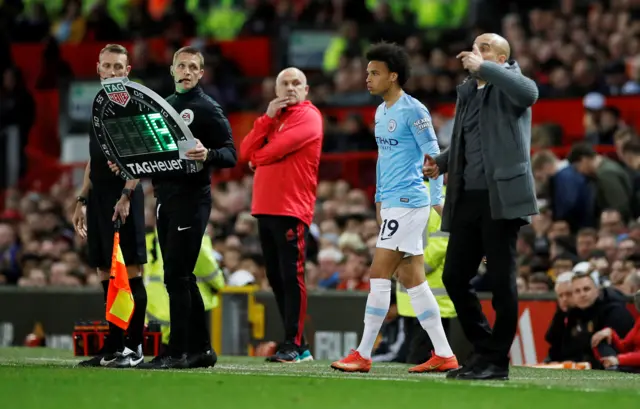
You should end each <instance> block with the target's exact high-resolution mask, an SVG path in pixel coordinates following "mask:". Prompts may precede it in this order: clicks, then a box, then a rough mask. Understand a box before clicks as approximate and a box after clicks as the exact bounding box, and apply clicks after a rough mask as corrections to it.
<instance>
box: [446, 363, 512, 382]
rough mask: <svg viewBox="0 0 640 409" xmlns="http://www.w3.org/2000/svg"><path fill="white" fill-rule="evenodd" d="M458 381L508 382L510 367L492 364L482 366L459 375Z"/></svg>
mask: <svg viewBox="0 0 640 409" xmlns="http://www.w3.org/2000/svg"><path fill="white" fill-rule="evenodd" d="M456 379H458V380H461V381H508V380H509V367H508V366H507V367H504V366H497V365H495V364H492V363H489V364H486V365H480V366H476V367H475V368H474V369H473V370H471V371H469V372H466V373H461V374H459V375H458V376H457V377H456Z"/></svg>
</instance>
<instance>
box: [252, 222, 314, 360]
mask: <svg viewBox="0 0 640 409" xmlns="http://www.w3.org/2000/svg"><path fill="white" fill-rule="evenodd" d="M258 231H259V233H260V243H261V245H262V253H263V254H264V261H265V267H266V270H267V279H268V280H269V285H270V286H271V289H272V290H273V294H274V296H275V297H276V302H277V304H278V310H279V312H280V316H281V317H282V321H283V322H284V332H285V341H286V342H291V343H293V344H295V345H297V346H298V347H300V346H302V345H304V337H303V331H304V319H305V317H306V315H307V287H306V285H305V282H304V265H305V255H306V247H307V236H308V234H309V227H308V226H307V225H306V224H304V223H303V222H302V221H300V220H298V219H297V218H295V217H288V216H266V215H265V216H258Z"/></svg>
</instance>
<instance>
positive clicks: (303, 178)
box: [240, 101, 323, 226]
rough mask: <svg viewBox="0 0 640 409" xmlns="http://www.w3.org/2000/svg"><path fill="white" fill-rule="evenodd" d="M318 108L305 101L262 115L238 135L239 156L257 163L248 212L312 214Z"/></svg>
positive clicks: (308, 218) (309, 219) (319, 129)
mask: <svg viewBox="0 0 640 409" xmlns="http://www.w3.org/2000/svg"><path fill="white" fill-rule="evenodd" d="M322 137H323V120H322V114H320V111H318V108H316V107H315V106H314V105H313V104H312V103H311V102H310V101H304V102H301V103H299V104H296V105H293V106H290V107H288V108H287V109H286V110H284V111H283V112H281V113H280V114H278V115H277V116H276V117H275V118H270V117H269V116H267V115H266V114H265V115H262V116H261V117H259V118H258V119H256V121H255V122H254V124H253V129H251V132H249V134H248V135H247V136H245V138H244V139H243V140H242V144H241V145H240V157H241V158H242V160H245V161H251V163H252V164H253V166H254V167H255V169H256V174H255V177H254V180H253V200H252V204H251V213H252V214H253V215H254V216H257V215H273V216H292V217H295V218H297V219H299V220H301V221H302V222H303V223H305V224H306V225H307V226H309V225H311V222H312V220H313V211H314V208H315V203H316V189H317V186H318V167H319V166H320V154H321V153H322Z"/></svg>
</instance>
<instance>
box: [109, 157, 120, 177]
mask: <svg viewBox="0 0 640 409" xmlns="http://www.w3.org/2000/svg"><path fill="white" fill-rule="evenodd" d="M107 164H108V165H109V169H111V171H112V172H113V173H115V174H116V175H119V174H120V168H119V167H118V165H116V164H115V163H113V162H111V161H110V160H109V161H107Z"/></svg>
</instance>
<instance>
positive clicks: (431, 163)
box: [422, 155, 440, 179]
mask: <svg viewBox="0 0 640 409" xmlns="http://www.w3.org/2000/svg"><path fill="white" fill-rule="evenodd" d="M422 174H423V175H424V176H425V177H428V178H430V179H435V178H437V177H438V176H440V169H439V168H438V165H437V164H436V160H435V159H433V158H432V157H431V156H429V155H424V165H422Z"/></svg>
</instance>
